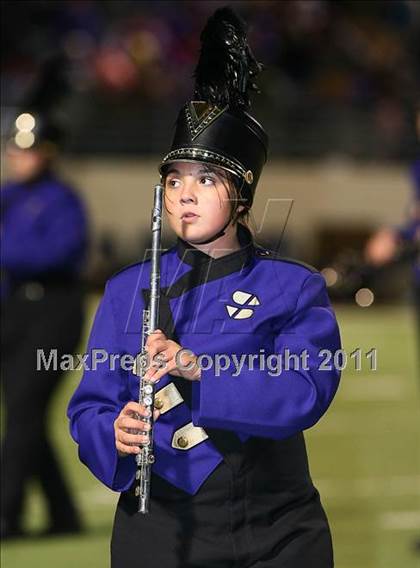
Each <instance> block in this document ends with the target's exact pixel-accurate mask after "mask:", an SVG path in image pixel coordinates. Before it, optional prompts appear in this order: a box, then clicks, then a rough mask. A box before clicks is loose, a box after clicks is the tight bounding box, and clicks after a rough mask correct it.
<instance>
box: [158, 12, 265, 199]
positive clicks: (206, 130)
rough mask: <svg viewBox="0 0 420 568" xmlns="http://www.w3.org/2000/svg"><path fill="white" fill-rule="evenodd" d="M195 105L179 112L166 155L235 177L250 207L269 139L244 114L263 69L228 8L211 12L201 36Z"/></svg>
mask: <svg viewBox="0 0 420 568" xmlns="http://www.w3.org/2000/svg"><path fill="white" fill-rule="evenodd" d="M200 39H201V44H202V46H201V52H200V59H199V61H198V64H197V67H196V70H195V73H194V77H195V80H196V83H195V91H194V100H192V101H190V102H188V103H187V104H185V105H184V106H183V108H182V109H181V111H180V113H179V116H178V120H177V123H176V129H175V135H174V139H173V142H172V146H171V149H170V151H169V153H168V154H167V155H166V156H165V157H164V158H163V160H162V163H161V164H160V166H159V171H160V173H161V174H163V173H164V170H165V169H166V168H165V166H166V165H167V164H170V163H172V162H176V161H191V160H196V161H199V162H207V163H209V164H213V165H216V166H218V167H220V168H223V169H224V170H226V171H228V172H230V173H232V174H234V175H235V176H236V177H237V178H238V181H239V182H242V183H240V184H239V188H240V189H241V194H242V198H244V199H246V202H247V205H248V207H251V205H252V201H253V197H254V193H255V188H256V186H257V183H258V179H259V177H260V174H261V171H262V168H263V166H264V164H265V162H266V160H267V147H268V136H267V134H266V132H265V131H264V129H263V127H262V126H261V125H260V124H259V123H258V122H257V121H256V120H255V118H253V117H252V116H251V115H250V114H249V112H247V111H248V110H249V108H250V100H249V91H252V90H255V91H258V89H257V86H256V85H255V83H254V79H255V77H256V75H257V74H258V73H259V72H260V71H261V69H262V65H261V64H260V63H258V62H257V61H256V59H255V57H254V55H253V54H252V51H251V49H250V47H249V45H248V43H247V37H246V27H245V24H244V23H243V22H242V21H241V20H240V19H239V18H238V16H237V15H236V14H235V13H234V12H233V10H232V9H231V8H228V7H225V8H220V9H218V10H216V12H215V13H214V14H213V15H212V16H211V17H210V18H209V20H208V21H207V24H206V26H205V28H204V29H203V31H202V33H201V38H200Z"/></svg>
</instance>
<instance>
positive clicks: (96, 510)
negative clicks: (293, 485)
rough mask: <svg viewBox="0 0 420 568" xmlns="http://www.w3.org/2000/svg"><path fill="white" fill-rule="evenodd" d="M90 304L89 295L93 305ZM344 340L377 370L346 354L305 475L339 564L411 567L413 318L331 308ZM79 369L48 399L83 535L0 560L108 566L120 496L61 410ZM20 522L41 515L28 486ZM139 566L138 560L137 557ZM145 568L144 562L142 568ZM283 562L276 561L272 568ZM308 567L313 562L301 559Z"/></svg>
mask: <svg viewBox="0 0 420 568" xmlns="http://www.w3.org/2000/svg"><path fill="white" fill-rule="evenodd" d="M94 307H95V302H93V301H92V304H91V309H92V310H93V309H94ZM336 312H337V317H338V319H339V322H340V326H341V333H342V339H343V347H344V349H345V351H346V352H347V353H350V352H352V351H354V350H355V349H356V348H360V349H361V350H362V353H366V352H367V351H369V350H370V349H372V348H376V349H377V354H378V355H377V358H378V361H377V362H378V370H377V371H371V370H370V367H369V361H368V360H367V359H366V358H364V359H363V360H362V369H361V370H360V371H356V370H355V363H354V360H353V359H350V360H349V363H348V367H347V369H346V370H345V371H344V372H343V379H342V383H341V387H340V390H339V392H338V394H337V396H336V399H335V401H334V403H333V405H332V407H331V409H330V411H329V412H328V413H327V415H326V416H325V417H324V419H323V420H322V421H321V422H320V423H319V424H318V425H317V426H316V427H315V428H313V429H312V431H310V432H308V433H307V435H306V439H307V444H308V451H309V457H310V463H311V469H312V477H313V479H314V481H315V483H316V485H317V486H318V488H319V490H320V493H321V497H322V499H323V503H324V506H325V508H326V510H327V513H328V516H329V519H330V522H331V526H332V530H333V537H334V543H335V557H336V567H337V568H414V567H418V566H420V556H415V555H414V553H413V549H412V548H413V546H412V543H413V541H414V539H415V537H416V536H418V537H419V538H420V435H419V434H420V427H419V424H420V378H419V377H417V376H416V365H417V362H416V359H415V335H414V319H413V314H412V313H411V312H410V310H409V308H402V307H380V306H378V307H376V306H374V307H371V308H368V309H365V310H363V309H360V308H355V307H354V308H350V307H337V309H336ZM79 378H80V375H79V373H76V372H75V373H71V374H69V375H68V376H67V379H66V382H65V384H63V386H62V388H61V390H60V392H59V393H58V394H57V397H56V399H55V404H54V408H53V411H52V414H51V431H52V435H53V437H54V439H55V440H56V442H57V445H58V446H59V449H60V453H61V458H62V460H63V463H64V464H65V465H66V468H67V471H68V476H69V478H70V480H71V482H72V485H73V488H74V491H75V492H76V494H77V496H78V501H79V503H80V507H81V508H82V511H83V514H84V518H85V522H86V525H87V527H88V531H87V532H86V534H84V535H83V536H80V537H77V538H75V537H60V538H57V537H56V538H54V539H53V538H51V539H44V540H41V539H28V540H26V541H15V542H11V543H7V544H4V545H3V546H2V554H1V559H2V567H3V568H17V567H22V568H23V567H26V566H30V567H31V568H38V567H43V568H45V567H47V566H58V565H59V566H60V567H61V568H73V567H75V566H77V567H80V568H82V567H83V568H84V567H87V568H105V567H106V566H108V565H109V540H110V532H111V525H112V519H113V512H114V507H115V502H116V500H117V497H118V495H117V494H114V493H112V492H111V491H109V490H107V489H106V488H105V487H103V486H102V485H101V484H100V483H99V482H98V481H96V480H95V478H94V477H93V476H92V475H91V474H90V473H89V471H88V470H87V469H86V468H85V467H84V466H82V465H81V464H80V463H79V462H78V459H77V451H76V446H75V444H74V443H73V442H72V440H71V439H70V437H69V435H68V429H67V419H66V417H65V408H66V405H67V400H68V398H69V396H70V394H71V392H72V391H73V390H74V388H75V386H76V384H77V382H78V380H79ZM26 518H27V528H28V529H31V530H32V529H33V530H36V529H39V528H41V527H42V526H43V523H44V521H45V514H44V509H43V503H42V500H41V498H40V495H39V494H38V492H37V488H36V487H34V488H33V492H32V494H31V496H30V499H29V502H28V507H27V516H26ZM139 565H140V564H139ZM144 568H147V567H144ZM279 568H280V567H279ZM308 568H310V566H308Z"/></svg>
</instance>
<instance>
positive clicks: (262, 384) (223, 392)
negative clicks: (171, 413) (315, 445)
mask: <svg viewBox="0 0 420 568" xmlns="http://www.w3.org/2000/svg"><path fill="white" fill-rule="evenodd" d="M274 347H275V348H274V354H276V355H277V354H278V355H282V356H285V354H286V353H289V354H297V355H300V354H302V353H307V356H306V360H305V359H304V358H302V359H300V363H299V366H297V365H295V366H293V365H290V369H289V370H287V369H286V370H285V369H284V368H283V370H282V372H281V373H280V374H279V375H278V376H272V375H270V374H269V373H268V370H266V369H261V368H258V367H257V365H254V366H253V368H252V369H251V368H249V365H244V367H243V368H242V370H241V372H240V373H239V375H238V376H232V367H233V365H231V368H229V369H227V370H226V371H221V372H220V373H219V376H215V371H214V368H213V367H211V368H210V369H208V370H202V371H201V381H197V383H193V385H194V391H193V392H194V394H193V397H194V398H193V401H194V404H193V407H194V408H195V411H194V412H193V421H194V424H196V425H198V426H202V427H204V428H205V427H209V428H222V429H227V430H234V431H237V432H243V433H246V434H250V435H253V436H261V437H266V438H273V439H281V438H286V437H289V436H292V435H293V434H295V433H297V432H299V431H302V430H304V429H306V428H310V427H311V426H313V425H314V424H315V423H316V422H317V421H318V420H319V419H320V418H321V416H322V415H323V414H324V413H325V411H326V410H327V408H328V406H329V405H330V403H331V401H332V399H333V397H334V394H335V392H336V390H337V387H338V383H339V379H340V372H339V371H338V370H336V369H335V368H334V366H333V364H332V362H331V361H332V359H331V360H330V365H324V367H326V369H327V370H324V369H323V365H322V363H323V359H324V358H325V357H324V358H323V357H322V356H320V353H321V351H322V350H323V349H328V350H329V351H331V352H332V353H333V354H334V352H335V351H336V350H337V349H340V347H341V344H340V335H339V330H338V325H337V322H336V318H335V315H334V312H333V310H332V308H331V306H330V303H329V299H328V295H327V291H326V286H325V281H324V279H323V277H322V276H321V275H320V274H319V273H311V275H309V276H308V277H307V278H306V280H305V281H304V283H303V285H302V288H301V291H300V294H299V298H298V301H297V304H296V308H295V310H294V312H293V313H292V316H291V317H290V318H289V319H288V321H287V322H286V323H285V325H284V326H283V327H282V328H281V330H280V331H279V332H278V333H277V334H276V336H275V340H274ZM321 355H322V353H321Z"/></svg>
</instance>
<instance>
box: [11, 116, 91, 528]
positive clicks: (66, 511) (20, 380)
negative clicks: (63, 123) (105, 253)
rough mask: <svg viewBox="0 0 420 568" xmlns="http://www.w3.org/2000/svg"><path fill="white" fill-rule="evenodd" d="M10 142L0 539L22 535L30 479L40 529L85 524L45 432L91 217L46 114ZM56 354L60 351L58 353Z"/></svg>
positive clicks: (79, 294)
mask: <svg viewBox="0 0 420 568" xmlns="http://www.w3.org/2000/svg"><path fill="white" fill-rule="evenodd" d="M16 128H17V130H16V132H15V135H14V137H13V138H12V139H11V140H10V141H9V142H8V143H7V146H6V165H7V173H8V176H9V181H8V182H7V183H6V184H5V185H4V186H3V187H2V188H1V206H2V207H1V300H2V326H1V350H2V365H1V371H2V373H1V377H2V391H3V401H4V410H5V412H6V418H5V432H4V437H3V441H2V462H1V537H2V538H3V539H4V538H11V537H18V536H24V534H25V533H24V530H23V528H24V527H23V506H24V500H25V493H26V492H27V489H28V487H29V483H30V482H31V480H32V479H35V480H37V481H38V482H39V484H40V487H41V490H42V492H43V494H44V495H45V498H46V502H47V505H48V516H49V522H50V524H49V527H47V529H46V534H55V533H57V534H58V533H66V532H79V531H81V529H82V524H81V520H80V516H79V513H78V510H77V507H76V505H75V503H74V501H73V497H72V494H71V490H70V488H69V486H68V484H67V481H66V479H65V475H64V474H63V472H62V468H61V466H60V464H59V461H58V457H57V455H56V452H55V450H54V448H53V446H52V443H51V440H50V438H49V436H48V420H47V418H48V411H49V403H50V401H51V399H52V397H53V395H54V393H55V392H56V390H57V388H58V387H59V385H60V383H61V380H62V378H63V371H61V370H60V368H59V367H58V369H57V368H55V369H54V366H53V363H52V364H51V365H50V366H49V367H48V365H43V364H42V361H41V365H40V360H39V358H38V356H37V350H40V349H42V350H43V352H44V354H45V359H46V360H47V361H48V358H49V354H50V350H57V353H58V357H60V355H61V354H64V353H66V354H67V353H68V354H71V353H73V351H74V350H75V348H76V347H77V345H78V342H79V339H80V334H81V330H82V325H83V319H84V314H83V312H84V310H83V289H82V283H81V276H80V275H81V269H82V265H83V262H84V258H85V253H86V248H87V241H88V236H87V230H88V228H87V218H86V212H85V209H84V206H83V204H82V202H81V200H80V198H79V197H78V195H77V193H76V192H75V191H74V190H73V188H72V187H71V186H70V185H69V184H67V183H66V182H64V181H63V180H61V179H60V177H59V176H58V175H57V173H56V172H55V166H56V161H57V157H58V153H59V146H60V143H61V141H62V131H61V129H60V128H59V127H58V126H57V124H55V123H54V122H53V121H52V120H51V119H50V118H48V117H47V116H38V115H36V114H35V113H23V114H21V115H20V116H19V117H18V118H17V120H16ZM58 360H60V359H58Z"/></svg>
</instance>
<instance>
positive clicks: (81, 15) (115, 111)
mask: <svg viewBox="0 0 420 568" xmlns="http://www.w3.org/2000/svg"><path fill="white" fill-rule="evenodd" d="M224 4H226V1H223V2H219V1H218V0H217V1H216V0H212V1H200V2H194V1H183V0H179V1H177V2H173V1H153V2H152V1H129V0H123V1H121V2H95V1H89V0H76V1H72V0H67V1H66V0H62V1H60V2H57V1H55V2H53V1H37V2H33V1H20V2H12V1H6V2H3V3H2V10H3V18H2V38H3V40H2V41H3V45H2V73H3V103H2V105H3V107H4V109H3V110H5V112H4V117H5V118H6V120H3V126H2V133H3V134H5V131H6V130H7V128H8V127H9V126H10V123H11V120H12V117H14V116H15V110H16V108H19V106H20V105H22V103H23V102H24V98H25V92H27V91H28V89H29V88H30V86H31V82H33V80H34V78H36V77H37V75H38V74H39V69H40V68H41V67H42V65H43V64H44V62H45V61H46V60H47V59H48V58H50V57H51V56H52V55H54V56H57V54H59V55H60V57H61V59H62V65H63V69H65V71H66V75H67V77H66V79H67V80H68V85H69V91H68V93H67V95H68V96H67V97H66V98H65V103H64V102H63V104H61V105H60V108H61V112H63V113H64V115H65V117H66V118H67V121H68V129H69V135H70V137H69V142H68V147H67V148H68V150H69V151H71V152H72V153H81V154H84V153H120V154H124V153H131V154H133V153H135V154H138V153H139V154H153V153H161V152H162V151H163V149H164V148H166V144H167V140H168V139H169V137H170V131H171V127H172V124H173V122H174V119H175V115H176V109H177V108H178V107H179V105H180V103H182V102H183V101H184V100H186V99H187V98H188V97H189V94H190V92H191V89H192V84H193V80H192V77H191V75H192V70H193V68H194V62H195V61H196V55H197V50H198V49H199V43H198V37H199V30H200V29H201V27H202V25H203V22H204V21H205V19H206V18H207V16H208V15H209V13H210V12H211V11H213V10H214V9H215V8H216V7H217V6H218V5H220V6H221V5H224ZM231 4H234V5H235V8H236V9H237V10H238V12H240V14H241V15H242V16H243V17H244V19H245V20H246V21H248V22H250V23H251V28H250V40H251V45H253V46H254V52H255V55H256V57H257V58H258V59H259V60H260V61H262V62H263V63H264V65H265V67H266V70H265V73H263V75H262V77H261V79H260V88H261V91H262V94H261V95H260V96H259V97H255V105H254V106H255V113H256V115H257V116H258V117H260V119H261V120H262V122H263V123H264V124H266V126H267V130H268V133H269V136H270V140H271V151H272V155H280V156H284V157H287V158H293V157H298V158H301V157H309V158H312V157H313V158H317V157H322V156H325V155H330V154H347V155H350V156H353V157H356V158H361V159H378V158H380V159H397V160H398V159H403V160H406V159H407V160H409V159H411V158H412V157H413V153H414V146H415V128H414V119H413V116H414V110H413V107H414V104H415V103H414V100H415V97H416V93H417V89H418V85H416V84H415V77H416V72H415V70H416V68H417V69H418V67H419V66H418V63H419V59H420V42H419V41H418V38H419V37H420V3H419V2H416V1H415V0H414V1H410V0H406V1H404V0H387V1H377V2H361V1H347V0H342V1H340V2H336V1H328V0H283V1H270V0H258V1H239V0H237V1H235V2H232V3H231ZM417 76H418V73H417ZM186 78H187V79H186ZM188 78H189V79H188ZM50 95H51V99H52V100H53V99H54V86H53V85H52V87H51V93H50ZM93 95H94V96H93ZM60 96H61V94H60ZM57 98H58V95H57Z"/></svg>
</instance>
